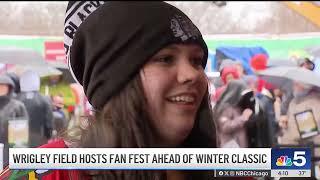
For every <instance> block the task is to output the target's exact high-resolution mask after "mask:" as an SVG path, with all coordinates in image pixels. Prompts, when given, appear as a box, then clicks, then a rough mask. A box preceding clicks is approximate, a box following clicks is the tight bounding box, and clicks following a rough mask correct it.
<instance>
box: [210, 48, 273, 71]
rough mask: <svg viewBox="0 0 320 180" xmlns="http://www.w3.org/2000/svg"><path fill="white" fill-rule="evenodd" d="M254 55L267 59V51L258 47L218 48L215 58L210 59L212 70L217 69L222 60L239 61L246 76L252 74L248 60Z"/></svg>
mask: <svg viewBox="0 0 320 180" xmlns="http://www.w3.org/2000/svg"><path fill="white" fill-rule="evenodd" d="M256 54H265V55H267V57H269V54H268V53H267V51H266V50H265V49H264V48H263V47H260V46H254V47H236V46H219V47H217V48H216V54H215V58H214V59H211V60H213V61H214V62H212V64H214V69H215V70H217V69H219V67H218V65H220V63H221V61H223V59H231V60H234V61H240V62H241V63H242V65H243V67H244V69H245V71H246V72H247V74H253V71H252V69H251V67H250V59H251V58H252V57H253V56H254V55H256Z"/></svg>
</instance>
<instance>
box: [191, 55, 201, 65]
mask: <svg viewBox="0 0 320 180" xmlns="http://www.w3.org/2000/svg"><path fill="white" fill-rule="evenodd" d="M191 63H192V65H194V66H195V67H202V57H200V56H197V57H193V58H192V59H191Z"/></svg>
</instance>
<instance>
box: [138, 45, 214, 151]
mask: <svg viewBox="0 0 320 180" xmlns="http://www.w3.org/2000/svg"><path fill="white" fill-rule="evenodd" d="M203 56H204V53H203V50H202V49H201V48H200V46H197V45H181V44H179V45H178V44H173V45H169V46H167V47H165V48H163V49H162V50H160V51H159V52H158V53H156V54H155V55H154V56H153V57H152V58H150V59H149V61H148V62H147V63H146V65H145V66H144V67H143V69H142V70H141V72H140V75H141V79H142V84H143V89H144V92H145V96H146V98H147V104H148V106H147V109H146V111H147V112H148V114H149V116H150V118H151V121H152V124H153V126H154V127H155V130H156V131H157V134H158V135H159V141H160V143H165V145H167V146H175V145H178V144H179V143H181V142H182V141H183V140H184V139H185V138H186V137H187V136H188V134H189V133H190V131H191V129H192V128H193V125H194V122H195V118H196V114H197V111H198V109H199V106H200V104H201V101H202V99H203V98H204V94H205V92H206V90H207V88H208V87H207V78H206V75H205V73H204V69H203V67H202V59H203ZM162 145H164V144H162Z"/></svg>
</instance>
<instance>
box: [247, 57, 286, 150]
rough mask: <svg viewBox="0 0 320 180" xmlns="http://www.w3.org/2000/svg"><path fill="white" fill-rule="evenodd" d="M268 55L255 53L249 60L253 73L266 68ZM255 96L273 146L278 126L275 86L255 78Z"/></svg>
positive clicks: (278, 129)
mask: <svg viewBox="0 0 320 180" xmlns="http://www.w3.org/2000/svg"><path fill="white" fill-rule="evenodd" d="M267 62H268V56H266V55H265V54H256V55H255V56H253V57H252V59H251V60H250V65H251V68H252V70H253V72H254V73H257V72H259V71H262V70H265V69H266V68H267ZM256 85H257V86H256V89H257V92H256V97H257V98H258V100H259V101H258V102H259V104H260V107H261V111H263V112H264V115H265V116H264V117H265V118H266V121H265V122H266V123H267V127H269V128H267V129H268V130H269V131H270V132H269V133H268V134H269V135H270V137H269V138H268V140H269V144H270V146H274V145H276V144H277V142H278V140H277V139H278V134H279V131H280V127H279V124H278V121H277V120H276V114H275V108H274V103H275V96H274V94H273V89H275V87H274V86H273V85H272V84H270V83H268V82H266V81H265V80H263V79H261V78H259V77H258V78H257V83H256Z"/></svg>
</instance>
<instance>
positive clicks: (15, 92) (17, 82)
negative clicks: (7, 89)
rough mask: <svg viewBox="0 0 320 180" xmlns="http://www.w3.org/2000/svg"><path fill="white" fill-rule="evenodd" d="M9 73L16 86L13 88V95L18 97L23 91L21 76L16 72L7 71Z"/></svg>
mask: <svg viewBox="0 0 320 180" xmlns="http://www.w3.org/2000/svg"><path fill="white" fill-rule="evenodd" d="M7 75H8V76H9V77H10V78H11V80H12V81H13V84H14V88H13V92H12V97H14V98H16V97H17V95H18V94H19V93H20V92H21V90H20V78H19V76H18V75H17V74H16V73H14V72H10V73H7Z"/></svg>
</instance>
